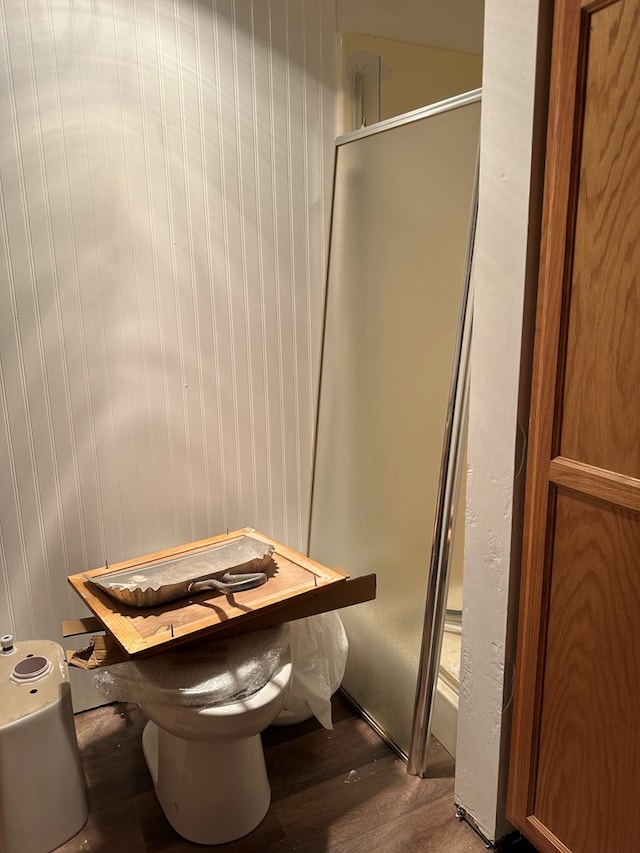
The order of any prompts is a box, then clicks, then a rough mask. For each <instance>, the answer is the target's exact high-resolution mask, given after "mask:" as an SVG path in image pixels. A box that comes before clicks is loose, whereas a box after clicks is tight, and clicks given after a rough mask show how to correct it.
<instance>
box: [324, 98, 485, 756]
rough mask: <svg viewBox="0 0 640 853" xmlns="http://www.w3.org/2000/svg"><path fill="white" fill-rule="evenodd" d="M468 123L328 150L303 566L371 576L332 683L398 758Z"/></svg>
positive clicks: (452, 324) (455, 113) (466, 179)
mask: <svg viewBox="0 0 640 853" xmlns="http://www.w3.org/2000/svg"><path fill="white" fill-rule="evenodd" d="M479 119H480V105H479V103H473V104H468V105H466V106H462V107H458V108H456V109H453V110H450V111H448V112H444V113H441V114H438V115H435V116H431V117H427V118H423V119H421V120H419V121H416V122H414V123H412V124H407V125H402V126H400V127H396V128H394V129H390V130H387V131H384V132H382V133H379V134H376V135H373V136H368V137H365V138H362V139H358V140H355V141H352V142H349V143H347V144H344V145H342V146H341V147H340V148H339V149H338V154H337V163H336V182H335V198H334V217H333V224H332V233H331V254H330V263H329V281H328V289H327V315H326V329H325V343H324V356H323V367H322V379H321V393H320V406H319V415H318V435H317V449H316V469H315V481H314V497H313V506H312V520H311V534H310V555H311V556H312V557H314V558H315V559H317V560H320V561H322V562H323V563H326V564H328V565H339V566H341V567H342V568H344V569H345V570H347V571H348V572H349V573H350V574H351V575H353V576H357V575H361V574H367V573H369V572H376V573H377V575H378V597H377V599H376V601H374V602H371V603H369V604H363V605H358V606H356V607H352V608H348V609H346V610H343V611H342V613H341V615H342V617H343V619H344V622H345V626H346V628H347V633H348V635H349V641H350V653H349V661H348V666H347V673H346V676H345V680H344V686H345V688H346V689H347V691H348V692H349V693H350V694H351V695H352V696H353V697H354V698H355V699H356V700H357V701H358V703H359V704H360V705H361V706H362V707H363V708H365V710H367V711H368V713H369V714H370V715H371V716H372V718H373V719H374V720H375V721H376V722H377V723H378V724H379V725H380V726H381V727H382V728H383V730H385V731H386V732H387V733H388V734H389V735H390V737H391V738H392V739H393V740H394V741H395V742H396V743H397V744H398V746H399V747H400V748H401V749H403V750H404V751H407V750H408V748H409V739H410V733H411V721H412V716H413V704H414V695H415V686H416V677H417V668H418V657H419V653H420V643H421V638H422V625H423V619H424V605H425V595H426V584H427V571H428V566H429V559H430V553H431V540H432V535H433V524H434V515H435V506H436V495H437V486H438V478H439V472H440V459H441V454H442V441H443V432H444V425H445V418H446V408H447V399H448V392H449V383H450V378H451V376H450V374H451V366H452V359H453V351H454V344H455V340H456V332H457V325H458V315H459V308H460V296H461V292H462V286H463V281H464V271H465V258H466V250H467V236H468V230H469V219H470V213H471V205H472V196H473V184H474V174H475V164H476V154H477V144H478V128H479Z"/></svg>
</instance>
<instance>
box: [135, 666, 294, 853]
mask: <svg viewBox="0 0 640 853" xmlns="http://www.w3.org/2000/svg"><path fill="white" fill-rule="evenodd" d="M290 682H291V660H290V659H289V660H288V661H286V662H283V663H282V665H281V666H280V667H279V668H278V670H277V671H276V673H275V675H274V676H273V677H272V678H271V679H270V680H269V681H268V682H267V683H266V684H265V685H264V687H261V688H260V690H258V691H257V692H256V693H253V694H252V695H250V696H248V697H247V698H246V699H242V700H240V701H239V702H232V703H230V704H226V705H210V706H205V707H202V708H194V707H190V706H187V705H169V704H162V703H159V702H148V703H144V702H143V703H141V704H140V708H141V709H142V711H143V712H144V713H145V714H146V716H147V717H149V722H148V723H147V725H146V726H145V729H144V731H143V734H142V749H143V752H144V757H145V760H146V762H147V767H148V768H149V772H150V773H151V778H152V780H153V786H154V788H155V791H156V796H157V797H158V801H159V803H160V805H161V806H162V810H163V812H164V813H165V815H166V817H167V820H168V821H169V823H170V824H171V825H172V826H173V828H174V829H175V831H176V832H177V833H178V834H179V835H182V836H183V837H184V838H186V839H188V840H189V841H194V842H196V843H197V844H223V843H225V842H227V841H234V840H235V839H236V838H241V837H242V836H243V835H247V834H248V833H250V832H251V831H252V830H253V829H255V828H256V826H258V824H259V823H260V821H261V820H262V819H263V817H264V816H265V815H266V813H267V810H268V808H269V804H270V802H271V787H270V785H269V779H268V778H267V770H266V767H265V763H264V753H263V750H262V741H261V739H260V733H261V732H262V731H264V729H266V728H267V726H269V725H271V723H272V722H273V721H274V720H275V718H276V717H277V716H278V714H279V713H280V711H282V709H283V708H284V705H285V701H286V698H287V692H288V688H289V684H290Z"/></svg>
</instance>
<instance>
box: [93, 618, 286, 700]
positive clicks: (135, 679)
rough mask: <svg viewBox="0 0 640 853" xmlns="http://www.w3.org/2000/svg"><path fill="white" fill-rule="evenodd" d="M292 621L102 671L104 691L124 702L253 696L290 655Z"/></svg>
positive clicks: (97, 682) (97, 681)
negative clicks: (290, 623)
mask: <svg viewBox="0 0 640 853" xmlns="http://www.w3.org/2000/svg"><path fill="white" fill-rule="evenodd" d="M289 634H290V632H289V626H288V625H280V626H277V627H275V628H266V629H264V630H262V631H253V632H252V633H250V634H243V635H241V636H239V637H230V638H228V639H219V640H211V641H209V642H202V643H198V645H197V646H189V647H187V648H183V649H181V648H178V649H175V650H174V651H169V652H164V653H162V654H158V655H154V656H153V657H148V658H144V659H142V660H135V661H126V662H125V663H117V664H114V665H113V666H108V667H105V668H104V669H100V670H97V671H96V672H95V674H94V676H93V679H94V683H95V685H96V687H97V688H98V690H100V691H101V692H102V693H104V694H105V695H106V696H108V697H109V699H112V700H116V701H120V702H122V701H124V702H136V703H138V704H140V703H145V702H164V703H168V704H174V705H203V706H204V705H225V704H229V703H230V702H236V701H239V700H240V699H244V698H246V697H247V696H251V695H252V694H253V693H256V692H257V691H258V690H260V688H261V687H264V685H265V684H266V683H267V682H268V681H269V679H270V678H271V677H272V676H273V674H274V673H275V672H276V670H277V669H278V668H279V666H280V664H281V662H282V661H283V660H284V659H285V657H286V656H287V655H288V648H289Z"/></svg>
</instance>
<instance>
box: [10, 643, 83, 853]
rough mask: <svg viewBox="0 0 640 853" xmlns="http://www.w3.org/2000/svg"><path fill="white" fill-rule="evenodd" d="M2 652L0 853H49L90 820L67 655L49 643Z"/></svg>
mask: <svg viewBox="0 0 640 853" xmlns="http://www.w3.org/2000/svg"><path fill="white" fill-rule="evenodd" d="M2 646H3V649H2V651H0V853H27V851H28V853H50V851H51V850H54V849H55V848H56V847H58V846H60V845H61V844H63V843H64V842H65V841H67V840H68V839H69V838H71V836H72V835H75V834H76V832H78V831H79V830H80V829H81V828H82V826H83V825H84V823H85V821H86V819H87V803H86V796H85V785H84V778H83V775H82V770H81V766H80V759H79V754H78V745H77V741H76V732H75V726H74V722H73V710H72V706H71V689H70V685H69V677H68V672H67V664H66V661H65V657H64V652H63V650H62V648H61V646H59V645H58V644H57V643H54V642H52V641H50V640H26V641H23V642H18V643H15V644H12V641H11V638H8V637H3V638H2Z"/></svg>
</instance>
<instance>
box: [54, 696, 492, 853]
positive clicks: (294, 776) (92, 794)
mask: <svg viewBox="0 0 640 853" xmlns="http://www.w3.org/2000/svg"><path fill="white" fill-rule="evenodd" d="M75 720H76V730H77V734H78V744H79V747H80V753H81V759H82V764H83V768H84V772H85V777H86V780H87V790H88V801H89V819H88V821H87V823H86V825H85V826H84V828H83V829H82V830H81V831H80V832H79V833H78V834H77V835H76V836H74V838H72V839H71V840H69V841H68V842H67V843H66V844H64V845H62V846H61V847H59V848H58V853H112V851H113V853H183V851H198V850H216V851H219V853H255V851H261V852H262V853H271V851H274V853H276V851H282V853H294V851H295V853H365V851H366V853H400V852H401V851H402V853H412V851H429V852H430V853H480V851H486V847H485V845H484V843H483V841H482V840H481V839H480V837H479V836H478V835H476V833H475V832H474V831H473V830H472V829H471V827H470V826H469V825H468V824H466V823H464V822H461V821H459V820H458V819H457V818H456V814H455V806H454V801H453V783H454V780H453V776H454V762H453V759H452V758H451V756H450V755H449V753H447V752H446V751H445V750H444V748H443V747H442V746H441V745H440V744H439V743H438V742H437V741H435V740H433V739H432V742H431V745H430V751H429V755H430V760H431V770H430V776H429V778H428V779H417V778H416V777H414V776H408V775H407V772H406V766H405V764H404V762H402V761H401V759H400V758H398V757H397V755H396V754H395V753H394V752H393V751H392V750H391V749H390V748H389V747H388V746H387V745H386V744H385V743H384V741H382V740H381V739H380V738H379V737H378V735H377V734H376V733H375V732H374V731H373V730H372V729H371V728H370V726H369V725H368V724H367V723H366V722H365V721H364V720H363V719H362V718H361V717H360V716H359V715H358V714H357V713H356V712H355V711H354V710H353V708H352V707H351V706H350V705H349V704H348V703H347V702H346V700H345V699H344V698H343V697H342V696H340V695H339V694H338V695H336V696H335V697H334V699H333V720H334V728H333V730H331V731H327V730H325V729H323V728H322V727H321V726H320V725H319V724H318V723H317V722H316V721H315V719H314V720H309V721H307V722H304V723H299V724H298V725H295V726H287V727H272V728H270V729H268V730H267V731H266V732H265V733H264V734H263V743H264V748H265V759H266V764H267V771H268V773H269V778H270V780H271V788H272V802H271V808H270V809H269V812H268V813H267V816H266V818H265V819H264V820H263V821H262V823H261V824H260V825H259V826H258V827H257V829H255V830H254V831H253V832H252V833H251V834H250V835H248V836H246V837H245V838H243V839H240V840H239V841H235V842H232V843H230V844H221V845H216V846H215V847H206V846H201V845H198V844H193V843H191V842H189V841H186V840H185V839H183V838H181V837H180V836H179V835H177V834H176V833H175V832H174V830H173V829H172V828H171V826H170V825H169V823H168V822H167V820H166V818H165V817H164V815H163V813H162V811H161V809H160V806H159V804H158V802H157V800H156V797H155V794H154V791H153V786H152V783H151V778H150V776H149V773H148V771H147V767H146V764H145V761H144V758H143V755H142V748H141V740H140V739H141V733H142V729H143V727H144V724H145V722H146V720H145V718H144V716H143V714H142V712H141V711H140V709H139V708H138V707H137V706H136V705H132V704H115V705H109V706H106V707H103V708H98V709H96V710H92V711H85V712H84V713H82V714H78V715H77V716H76V718H75Z"/></svg>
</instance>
